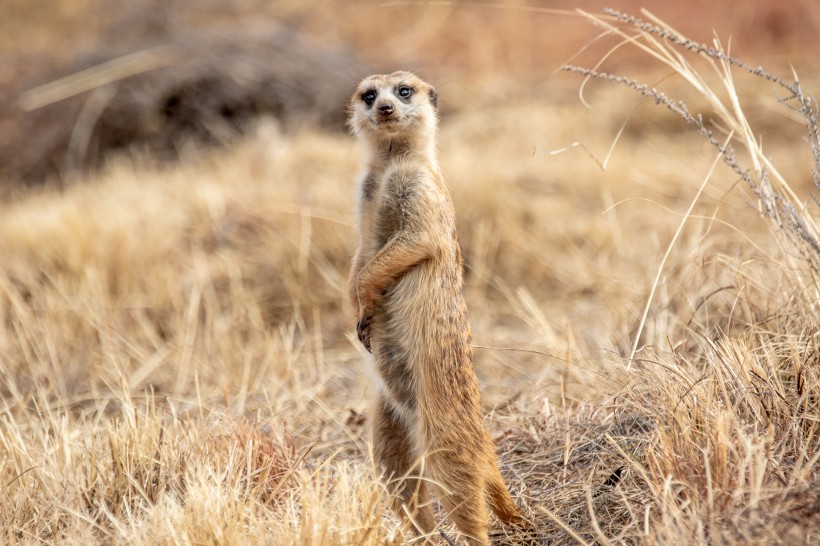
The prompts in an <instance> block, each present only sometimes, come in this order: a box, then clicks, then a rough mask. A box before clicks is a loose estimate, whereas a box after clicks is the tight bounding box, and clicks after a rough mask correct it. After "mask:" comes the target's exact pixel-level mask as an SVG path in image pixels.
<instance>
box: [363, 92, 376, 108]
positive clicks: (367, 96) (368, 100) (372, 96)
mask: <svg viewBox="0 0 820 546" xmlns="http://www.w3.org/2000/svg"><path fill="white" fill-rule="evenodd" d="M362 100H363V101H364V103H365V104H366V105H368V106H373V103H374V102H376V92H375V91H374V90H372V89H368V90H367V91H365V92H364V93H362Z"/></svg>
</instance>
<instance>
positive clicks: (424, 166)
mask: <svg viewBox="0 0 820 546" xmlns="http://www.w3.org/2000/svg"><path fill="white" fill-rule="evenodd" d="M436 98H437V96H436V92H435V90H434V89H433V88H432V87H431V86H430V85H429V84H427V83H426V82H424V81H422V80H420V79H419V78H418V77H416V76H415V75H413V74H411V73H409V72H394V73H393V74H390V75H374V76H370V77H368V78H365V79H364V80H363V81H362V82H361V83H360V84H359V86H358V88H357V89H356V92H355V93H354V94H353V97H352V99H351V103H350V120H349V123H350V127H351V129H352V131H353V133H354V134H355V135H356V136H357V137H358V138H359V139H360V140H362V142H363V143H364V145H365V151H366V158H365V166H366V170H365V172H364V174H363V176H362V177H361V179H360V181H359V188H358V192H359V195H358V236H359V242H358V243H359V244H358V249H357V251H356V254H355V256H354V258H353V266H352V270H351V275H350V299H351V302H352V304H353V308H354V310H356V312H357V318H358V324H357V332H358V335H359V339H360V340H361V342H362V343H363V344H364V346H365V347H366V348H367V350H368V351H370V352H371V353H372V354H373V358H374V361H375V368H376V371H377V372H378V376H379V379H380V381H379V389H378V391H379V392H378V400H377V401H376V404H375V408H374V411H373V415H372V432H373V450H374V455H375V458H376V463H377V464H378V465H379V466H380V467H381V470H383V471H384V473H385V476H386V477H387V478H388V479H390V480H391V483H394V484H396V489H395V494H396V498H397V505H396V506H394V509H395V510H396V511H397V512H398V513H399V514H400V515H402V516H409V518H410V520H411V521H412V523H413V524H414V525H415V527H416V528H417V529H418V530H419V531H421V532H423V533H429V532H431V531H433V530H434V529H435V525H436V524H435V520H434V517H433V512H432V508H431V506H430V497H429V494H428V490H427V489H428V487H427V485H426V483H425V479H426V478H429V481H430V482H432V484H434V485H435V487H436V488H437V493H438V497H439V499H440V500H441V502H442V504H443V506H444V508H445V511H446V513H448V514H449V515H450V518H451V519H452V520H453V521H454V522H455V523H456V525H457V526H458V528H459V530H460V531H461V532H462V533H463V534H464V535H466V537H468V540H469V541H470V543H471V544H489V539H488V535H487V531H488V517H489V514H488V510H487V505H488V504H489V507H490V508H492V510H493V511H494V512H495V514H496V515H497V516H498V518H499V519H500V520H501V521H502V522H504V523H514V522H518V521H520V519H521V515H520V512H519V511H518V508H517V507H516V506H515V504H514V503H513V501H512V499H511V498H510V495H509V493H508V491H507V487H506V485H505V484H504V480H503V478H502V477H501V473H500V472H499V470H498V461H497V457H496V453H495V446H494V445H493V442H492V440H491V438H490V435H489V434H488V432H487V430H486V429H485V428H484V425H483V422H482V416H481V405H480V399H479V398H480V395H479V389H478V381H477V379H476V375H475V371H474V369H473V352H472V348H471V347H470V341H471V338H472V334H471V331H470V325H469V323H468V321H467V307H466V305H465V303H464V298H463V296H462V286H463V278H462V259H461V249H460V247H459V244H458V238H457V234H456V221H455V211H454V210H453V204H452V201H451V198H450V193H449V191H448V190H447V186H446V184H445V182H444V179H443V177H442V175H441V171H440V170H439V165H438V159H437V155H436V129H437V123H438V121H437V116H436ZM422 474H423V475H422Z"/></svg>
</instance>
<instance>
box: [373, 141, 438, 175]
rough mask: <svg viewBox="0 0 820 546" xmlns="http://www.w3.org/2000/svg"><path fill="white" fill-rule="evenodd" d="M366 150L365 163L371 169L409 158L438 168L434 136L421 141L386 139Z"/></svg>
mask: <svg viewBox="0 0 820 546" xmlns="http://www.w3.org/2000/svg"><path fill="white" fill-rule="evenodd" d="M368 150H369V151H370V153H369V154H368V157H367V158H366V162H367V164H368V165H369V166H370V167H371V168H378V167H379V166H381V165H384V164H386V163H390V162H392V161H396V160H401V159H411V158H415V159H418V160H421V161H424V162H426V163H429V164H430V165H432V166H435V167H436V168H437V167H438V154H437V153H436V139H435V135H429V136H428V137H427V138H423V139H398V138H393V139H389V140H387V139H386V140H382V141H380V142H378V143H375V145H374V146H372V147H368Z"/></svg>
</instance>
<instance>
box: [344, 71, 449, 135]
mask: <svg viewBox="0 0 820 546" xmlns="http://www.w3.org/2000/svg"><path fill="white" fill-rule="evenodd" d="M437 98H438V96H437V95H436V91H435V89H433V87H432V86H431V85H430V84H428V83H427V82H425V81H424V80H422V79H420V78H418V77H417V76H415V75H414V74H411V73H410V72H404V71H399V72H393V73H392V74H387V75H383V74H377V75H373V76H368V77H367V78H365V79H364V80H362V81H361V83H359V86H358V87H357V88H356V92H355V93H353V97H352V98H351V100H350V119H349V124H350V128H351V129H352V131H353V132H354V133H355V134H356V135H357V136H360V137H363V138H365V139H367V140H369V141H371V142H373V143H374V144H377V145H378V144H381V143H389V144H392V143H393V142H396V141H404V142H408V143H410V142H416V143H418V144H420V145H426V144H427V143H428V142H432V141H433V140H434V137H435V130H436V106H437V104H436V102H437Z"/></svg>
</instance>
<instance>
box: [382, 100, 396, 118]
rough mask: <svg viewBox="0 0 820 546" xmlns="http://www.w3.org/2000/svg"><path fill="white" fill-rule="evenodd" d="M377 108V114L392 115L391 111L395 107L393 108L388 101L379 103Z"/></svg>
mask: <svg viewBox="0 0 820 546" xmlns="http://www.w3.org/2000/svg"><path fill="white" fill-rule="evenodd" d="M378 109H379V115H380V116H382V117H388V116H391V115H393V112H394V111H395V108H393V105H392V104H391V103H389V102H382V103H380V104H379V106H378Z"/></svg>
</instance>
